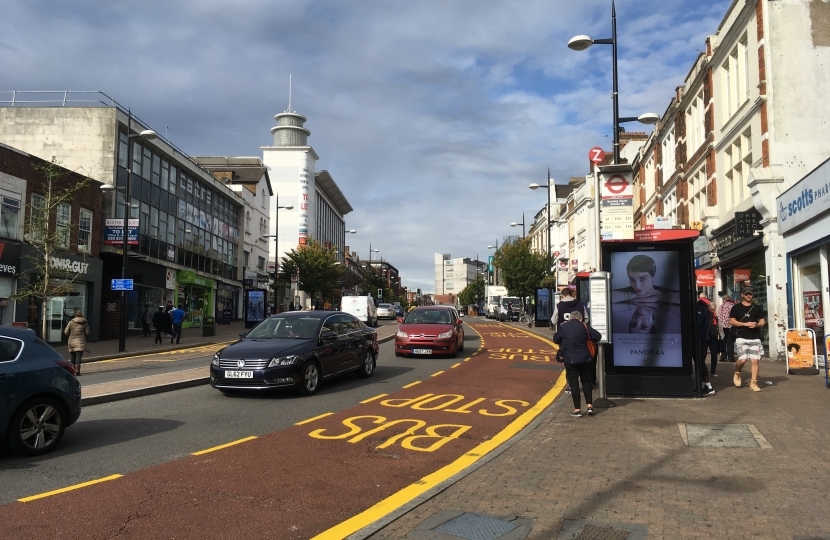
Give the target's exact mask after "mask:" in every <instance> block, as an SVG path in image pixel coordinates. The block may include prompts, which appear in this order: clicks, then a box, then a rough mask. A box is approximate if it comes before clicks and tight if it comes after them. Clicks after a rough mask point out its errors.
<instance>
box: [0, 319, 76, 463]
mask: <svg viewBox="0 0 830 540" xmlns="http://www.w3.org/2000/svg"><path fill="white" fill-rule="evenodd" d="M79 416H81V385H80V383H79V382H78V379H76V378H75V368H74V367H73V366H72V364H71V363H70V362H68V361H67V360H65V359H64V358H63V356H61V355H60V353H58V351H56V350H55V349H53V348H52V347H50V346H49V345H47V344H46V343H45V342H44V341H42V340H41V339H40V338H38V337H37V336H36V335H35V332H34V331H33V330H29V329H28V328H10V327H0V442H2V443H5V446H6V448H8V449H9V450H10V451H11V452H13V453H15V454H20V455H24V456H37V455H40V454H45V453H47V452H51V451H52V450H54V449H55V447H56V446H57V445H58V443H59V442H60V440H61V438H62V437H63V432H64V430H65V429H66V428H67V426H70V425H72V424H74V423H75V421H76V420H77V419H78V417H79ZM0 446H3V445H2V444H0Z"/></svg>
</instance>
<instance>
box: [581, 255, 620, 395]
mask: <svg viewBox="0 0 830 540" xmlns="http://www.w3.org/2000/svg"><path fill="white" fill-rule="evenodd" d="M588 280H589V287H590V288H589V291H590V308H589V309H590V316H591V326H593V327H594V330H596V331H597V332H599V333H600V334H602V339H600V341H599V343H598V344H597V384H598V385H599V397H597V399H595V400H594V406H595V407H600V408H605V409H607V408H610V407H616V406H617V405H616V403H614V402H613V401H611V400H610V399H608V397H607V396H606V390H605V345H609V344H610V343H611V333H610V332H609V331H608V330H609V328H610V327H611V324H610V322H609V318H608V316H609V313H610V310H609V309H608V303H609V298H610V284H611V272H591V274H590V275H589V276H588Z"/></svg>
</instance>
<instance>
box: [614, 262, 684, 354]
mask: <svg viewBox="0 0 830 540" xmlns="http://www.w3.org/2000/svg"><path fill="white" fill-rule="evenodd" d="M610 255H611V260H610V263H611V272H612V275H613V279H612V280H611V336H612V341H613V343H614V365H615V366H636V367H658V368H680V367H683V345H682V342H683V340H682V330H681V324H680V267H679V264H680V261H679V255H678V253H677V252H676V251H649V252H647V253H639V252H612V253H611V254H610Z"/></svg>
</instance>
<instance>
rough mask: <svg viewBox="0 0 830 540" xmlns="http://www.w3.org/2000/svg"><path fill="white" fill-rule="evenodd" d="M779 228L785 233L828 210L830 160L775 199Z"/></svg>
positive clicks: (829, 208)
mask: <svg viewBox="0 0 830 540" xmlns="http://www.w3.org/2000/svg"><path fill="white" fill-rule="evenodd" d="M776 202H777V204H778V222H779V229H780V230H781V232H782V233H786V232H787V231H790V230H792V229H795V228H796V227H798V226H800V225H803V224H804V223H807V222H808V221H810V220H811V219H813V218H815V217H817V216H819V215H820V214H823V213H825V212H827V211H828V210H830V161H825V162H824V163H823V164H822V165H821V166H820V167H819V168H817V169H816V170H814V171H813V172H811V173H810V174H808V175H807V176H805V177H804V178H802V179H801V180H800V181H799V182H797V183H796V184H795V185H794V186H793V187H791V188H790V189H788V190H787V191H785V192H784V193H783V194H782V195H781V196H780V197H778V198H777V199H776Z"/></svg>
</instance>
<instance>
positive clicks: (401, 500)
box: [312, 376, 565, 540]
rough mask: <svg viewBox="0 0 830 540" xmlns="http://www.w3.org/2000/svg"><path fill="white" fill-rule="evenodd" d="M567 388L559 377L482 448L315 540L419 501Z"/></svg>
mask: <svg viewBox="0 0 830 540" xmlns="http://www.w3.org/2000/svg"><path fill="white" fill-rule="evenodd" d="M564 387H565V378H564V377H562V376H560V377H559V379H558V380H557V381H556V384H555V385H554V386H553V388H551V389H550V390H549V391H548V393H546V394H545V395H544V396H542V399H540V400H539V401H538V402H537V403H536V404H535V405H534V406H533V407H531V408H530V409H528V410H527V411H525V412H524V413H522V415H521V416H519V417H518V418H516V419H515V420H513V421H512V422H511V423H510V424H508V425H507V427H505V428H504V429H503V430H501V431H500V432H499V433H498V434H496V436H494V437H493V438H492V439H490V440H488V441H485V442H483V443H481V444H479V445H478V446H476V447H475V448H473V449H472V450H470V451H469V452H467V453H466V454H464V455H463V456H461V457H459V458H458V459H456V460H455V461H453V462H452V463H450V464H448V465H445V466H444V467H442V468H440V469H438V470H437V471H435V472H434V473H431V474H429V475H427V476H425V477H423V478H421V479H420V480H418V481H417V482H414V483H412V484H410V485H409V486H407V487H405V488H403V489H402V490H400V491H398V492H397V493H394V494H392V495H390V496H389V497H387V498H386V499H384V500H382V501H380V502H379V503H377V504H375V505H374V506H372V507H370V508H368V509H367V510H365V511H363V512H361V513H360V514H357V515H356V516H354V517H351V518H349V519H347V520H346V521H344V522H342V523H340V524H338V525H335V526H334V527H332V528H331V529H328V530H327V531H323V532H322V533H320V534H318V535H317V536H315V537H314V538H313V539H312V540H336V539H341V538H346V537H347V536H349V535H350V534H353V533H355V532H357V531H359V530H360V529H362V528H364V527H366V526H368V525H370V524H372V523H374V522H375V521H377V520H379V519H380V518H382V517H384V516H386V515H388V514H390V513H391V512H393V511H395V510H396V509H398V508H400V507H401V506H403V505H404V504H406V503H408V502H410V501H412V500H413V499H415V498H416V497H418V496H420V495H422V494H424V493H425V492H427V491H429V490H430V489H433V488H434V487H436V486H437V485H438V484H440V483H441V482H443V481H445V480H446V479H447V478H450V477H451V476H453V475H455V474H457V473H459V472H461V471H463V470H464V469H466V468H467V467H469V466H470V465H472V464H473V463H475V462H476V461H478V460H479V459H481V458H482V457H483V456H485V455H486V454H488V453H490V452H492V451H493V450H495V449H496V448H498V447H499V446H500V445H502V444H504V443H505V442H506V441H507V440H508V439H510V437H512V436H513V435H515V434H516V433H518V432H519V431H521V430H522V429H524V428H525V426H527V425H528V424H530V422H532V421H533V419H534V418H536V417H537V416H539V414H541V413H542V411H544V410H545V408H546V407H547V406H548V405H550V404H551V403H553V401H554V400H555V399H556V397H557V396H558V395H559V394H560V392H562V389H563V388H564Z"/></svg>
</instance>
